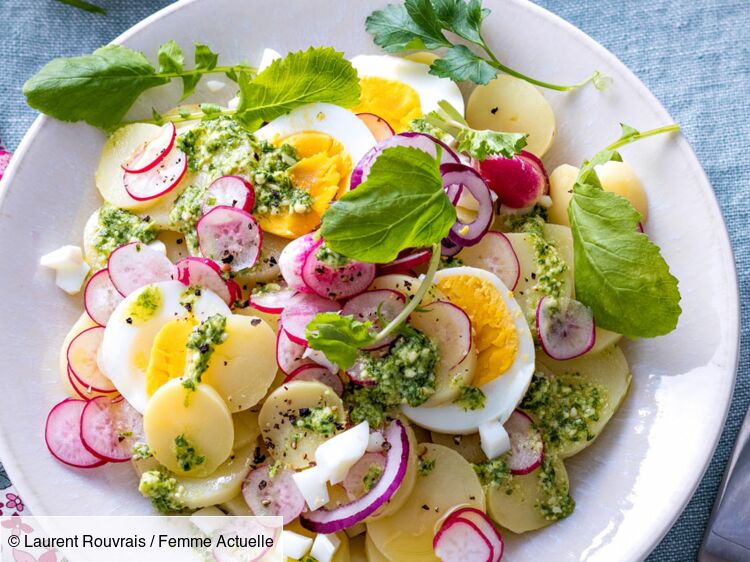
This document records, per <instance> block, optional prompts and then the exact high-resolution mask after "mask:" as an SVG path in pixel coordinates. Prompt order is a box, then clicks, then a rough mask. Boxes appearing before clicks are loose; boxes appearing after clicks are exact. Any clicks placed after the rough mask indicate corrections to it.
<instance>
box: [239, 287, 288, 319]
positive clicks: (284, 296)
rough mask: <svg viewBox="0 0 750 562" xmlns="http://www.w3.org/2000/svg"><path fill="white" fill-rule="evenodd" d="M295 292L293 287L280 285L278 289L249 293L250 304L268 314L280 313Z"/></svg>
mask: <svg viewBox="0 0 750 562" xmlns="http://www.w3.org/2000/svg"><path fill="white" fill-rule="evenodd" d="M295 293H296V291H294V290H293V289H290V288H289V287H287V286H282V287H281V288H280V289H279V290H278V291H268V292H263V293H257V294H251V295H250V306H252V307H253V308H256V309H258V310H260V311H261V312H267V313H268V314H281V312H282V311H283V310H284V308H285V307H286V305H287V304H288V303H289V300H290V299H291V298H292V297H293V296H294V294H295Z"/></svg>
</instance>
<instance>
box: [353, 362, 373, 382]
mask: <svg viewBox="0 0 750 562" xmlns="http://www.w3.org/2000/svg"><path fill="white" fill-rule="evenodd" d="M364 366H365V364H364V362H363V361H362V359H357V360H356V361H355V362H354V365H352V366H351V367H349V368H348V369H347V370H346V374H347V376H348V377H349V379H350V380H351V382H352V383H354V384H356V385H358V386H374V385H375V381H374V380H372V379H370V378H367V377H365V375H364V374H363V372H362V371H363V369H364Z"/></svg>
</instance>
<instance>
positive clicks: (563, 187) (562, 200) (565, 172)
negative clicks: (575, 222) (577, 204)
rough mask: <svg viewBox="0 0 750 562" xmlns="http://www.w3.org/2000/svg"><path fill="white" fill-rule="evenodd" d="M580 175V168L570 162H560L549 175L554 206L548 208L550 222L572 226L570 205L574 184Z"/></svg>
mask: <svg viewBox="0 0 750 562" xmlns="http://www.w3.org/2000/svg"><path fill="white" fill-rule="evenodd" d="M577 177H578V168H576V167H575V166H571V165H570V164H560V165H559V166H558V167H557V168H555V169H554V170H552V173H551V174H550V175H549V196H550V199H552V206H550V208H549V209H547V217H548V218H549V220H550V222H553V223H556V224H564V225H565V226H570V219H569V218H568V205H570V199H571V197H573V184H575V182H576V178H577Z"/></svg>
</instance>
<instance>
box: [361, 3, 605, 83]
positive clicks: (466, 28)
mask: <svg viewBox="0 0 750 562" xmlns="http://www.w3.org/2000/svg"><path fill="white" fill-rule="evenodd" d="M489 14H490V10H488V9H486V8H482V3H481V1H480V0H468V1H466V0H404V3H403V4H389V5H387V6H386V7H385V8H384V9H382V10H377V11H375V12H373V13H372V14H370V15H369V16H368V18H367V20H366V21H365V29H366V30H367V32H368V33H369V34H370V35H372V37H373V40H374V41H375V43H376V44H377V45H379V46H380V47H382V48H383V49H385V50H386V51H388V52H390V53H399V52H402V51H408V50H411V49H429V50H434V49H440V48H445V49H447V50H446V51H445V54H444V55H443V56H442V57H441V58H439V59H437V60H436V61H435V62H433V63H432V66H431V67H430V73H431V74H434V75H436V76H441V77H444V78H450V79H451V80H455V81H457V82H459V81H469V82H474V83H475V84H487V83H488V82H489V81H490V80H492V79H493V78H495V76H497V73H498V72H504V73H505V74H509V75H511V76H515V77H516V78H520V79H521V80H525V81H527V82H529V83H531V84H534V85H536V86H540V87H542V88H548V89H551V90H559V91H567V90H575V89H577V88H580V87H581V86H584V85H586V84H588V83H589V82H591V83H593V84H594V86H595V87H596V88H598V89H605V88H606V87H607V86H608V85H609V81H608V79H606V78H604V77H603V76H601V75H600V74H599V72H594V73H593V74H592V75H591V76H590V77H589V78H587V79H586V80H584V81H583V82H580V83H578V84H571V85H560V84H551V83H549V82H544V81H541V80H537V79H535V78H531V77H530V76H526V75H525V74H522V73H520V72H518V71H517V70H513V69H512V68H510V67H508V66H506V65H504V64H503V63H501V62H500V61H499V60H498V58H497V57H496V56H495V54H494V53H493V52H492V50H491V49H490V47H489V45H487V42H486V41H485V40H484V37H482V22H483V21H484V19H485V18H486V17H487V16H488V15H489ZM446 31H447V32H451V33H454V34H456V35H458V36H459V37H461V38H462V39H465V40H466V41H468V42H469V43H471V44H472V45H473V46H475V47H477V48H478V49H480V50H481V51H482V52H483V53H484V55H486V56H482V55H478V54H476V53H475V52H474V51H472V50H471V49H469V48H468V47H467V46H465V45H461V44H457V43H454V42H453V41H452V40H450V39H449V38H448V37H446V35H445V32H446Z"/></svg>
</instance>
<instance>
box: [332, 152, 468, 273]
mask: <svg viewBox="0 0 750 562" xmlns="http://www.w3.org/2000/svg"><path fill="white" fill-rule="evenodd" d="M455 221H456V210H455V208H454V207H453V205H451V203H450V201H449V200H448V197H447V196H446V195H445V192H444V191H443V182H442V179H441V177H440V168H439V165H438V162H437V161H436V160H435V159H434V158H432V157H431V156H429V155H428V154H426V153H425V152H422V151H421V150H418V149H416V148H405V147H393V148H387V149H385V150H384V151H383V152H382V154H381V155H380V156H379V157H378V158H377V160H375V163H374V164H373V166H372V168H371V169H370V175H369V176H368V177H367V180H366V181H365V182H364V183H362V184H360V185H359V187H357V189H355V190H354V191H349V192H348V193H346V194H345V195H344V196H343V197H341V199H339V200H338V201H336V203H334V204H333V205H332V206H331V207H330V208H329V209H328V211H327V212H326V213H325V214H324V215H323V221H322V227H321V233H322V234H323V238H324V239H325V241H326V244H327V245H328V247H330V248H331V249H332V250H334V251H336V252H338V253H340V254H343V255H345V256H347V257H349V258H352V259H357V260H360V261H366V262H371V263H387V262H389V261H392V260H394V259H395V258H396V256H397V255H398V253H399V252H400V251H402V250H404V249H406V248H420V247H423V246H430V245H432V244H436V243H438V242H439V241H440V240H442V239H443V238H444V237H445V236H447V234H448V231H449V230H450V228H451V226H452V225H453V223H454V222H455Z"/></svg>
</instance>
